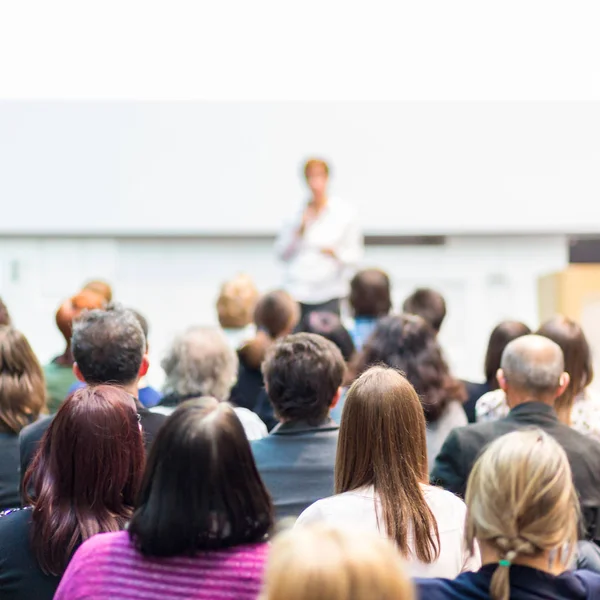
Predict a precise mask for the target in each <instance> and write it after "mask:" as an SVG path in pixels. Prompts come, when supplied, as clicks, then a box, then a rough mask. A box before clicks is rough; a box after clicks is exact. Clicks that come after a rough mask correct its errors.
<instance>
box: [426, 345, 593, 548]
mask: <svg viewBox="0 0 600 600" xmlns="http://www.w3.org/2000/svg"><path fill="white" fill-rule="evenodd" d="M563 369H564V360H563V355H562V351H561V349H560V348H559V347H558V345H556V344H555V343H554V342H552V341H551V340H549V339H547V338H545V337H541V336H537V335H526V336H522V337H520V338H517V339H516V340H513V341H512V342H510V343H509V344H508V345H507V346H506V348H505V350H504V352H503V354H502V360H501V368H500V369H499V370H498V383H499V384H500V387H501V388H502V389H503V390H504V392H505V393H506V400H507V403H508V406H509V408H510V409H511V410H510V413H509V414H508V416H507V417H505V418H504V419H499V420H498V421H493V422H490V423H477V424H474V425H467V426H466V427H460V428H458V429H455V430H454V431H453V432H451V433H450V435H449V436H448V438H447V439H446V441H445V443H444V445H443V447H442V449H441V451H440V453H439V455H438V456H437V458H436V460H435V465H434V467H433V471H432V473H431V481H432V483H433V484H438V485H441V486H443V487H444V488H446V489H447V490H450V491H451V492H454V493H455V494H459V495H461V496H464V493H465V489H466V485H467V479H468V477H469V474H470V472H471V469H472V467H473V464H474V463H475V460H476V459H477V457H478V456H479V454H480V453H481V451H482V450H483V448H484V447H485V446H486V445H487V444H489V443H490V442H491V441H493V440H495V439H496V438H498V437H500V436H502V435H504V434H505V433H509V432H511V431H515V430H517V429H522V428H525V427H530V426H535V427H539V428H541V429H543V430H544V431H546V432H547V433H549V434H550V435H552V436H553V437H554V438H555V439H556V441H557V442H558V443H559V444H560V445H561V446H562V447H563V448H564V450H565V452H566V453H567V456H568V458H569V462H570V464H571V470H572V471H573V481H574V483H575V488H576V490H577V493H578V495H579V499H580V502H581V508H582V513H583V518H584V524H585V527H586V533H587V537H591V538H593V539H600V519H599V518H598V513H599V511H600V443H598V442H597V441H596V440H593V439H592V438H590V437H586V436H584V435H582V434H581V433H579V432H577V431H575V430H574V429H572V428H571V427H568V426H567V425H564V424H563V423H561V422H560V421H559V420H558V418H557V416H556V413H555V411H554V401H555V400H556V398H558V397H559V396H560V395H561V394H562V393H563V392H564V391H565V389H566V388H567V386H568V385H569V375H568V374H567V373H564V372H563Z"/></svg>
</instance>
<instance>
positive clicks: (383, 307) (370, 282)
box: [349, 269, 392, 350]
mask: <svg viewBox="0 0 600 600" xmlns="http://www.w3.org/2000/svg"><path fill="white" fill-rule="evenodd" d="M350 307H351V308H352V314H353V316H354V321H353V323H352V325H351V326H350V327H349V331H350V335H351V336H352V341H353V342H354V346H355V348H356V349H357V350H360V349H361V348H362V347H363V344H364V343H365V341H366V340H367V338H368V337H369V336H370V335H371V333H373V330H374V329H375V325H376V324H377V321H378V319H380V318H381V317H385V316H386V315H387V314H389V312H390V310H391V308H392V298H391V291H390V278H389V277H388V275H387V273H385V272H384V271H381V270H380V269H364V270H362V271H359V272H358V273H357V274H356V275H355V276H354V277H353V278H352V281H350Z"/></svg>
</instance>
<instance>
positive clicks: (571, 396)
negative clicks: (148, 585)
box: [476, 316, 600, 441]
mask: <svg viewBox="0 0 600 600" xmlns="http://www.w3.org/2000/svg"><path fill="white" fill-rule="evenodd" d="M537 334H538V335H543V336H544V337H547V338H548V339H550V340H552V341H553V342H555V343H556V344H558V345H559V346H560V348H561V350H562V352H563V356H564V361H565V371H566V372H567V373H568V374H569V377H570V381H569V385H568V386H567V389H566V390H565V391H564V392H563V394H562V395H561V396H560V397H559V398H557V399H556V402H555V404H554V409H555V410H556V414H557V415H558V419H559V421H561V422H562V423H564V424H565V425H570V426H571V427H573V428H575V429H576V430H577V431H579V432H580V433H583V434H585V435H590V436H592V437H593V438H595V439H597V440H599V441H600V398H599V397H598V396H597V395H596V394H593V393H592V392H591V391H590V389H589V388H588V386H589V384H590V383H591V382H592V378H593V376H594V371H593V368H592V356H591V352H590V347H589V344H588V341H587V339H586V337H585V335H584V333H583V330H582V329H581V327H580V326H579V325H578V324H577V323H576V322H575V321H572V320H571V319H569V318H567V317H563V316H557V317H554V318H553V319H550V320H549V321H546V322H545V323H544V324H542V326H541V327H540V328H539V329H538V331H537ZM508 410H509V408H508V405H507V403H506V394H505V393H504V391H503V390H497V391H496V392H493V393H488V394H486V395H485V396H483V397H482V398H481V399H480V400H479V401H478V402H477V405H476V416H477V420H478V421H493V420H496V419H499V418H502V417H504V416H506V415H507V414H508Z"/></svg>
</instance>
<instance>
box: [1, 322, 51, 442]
mask: <svg viewBox="0 0 600 600" xmlns="http://www.w3.org/2000/svg"><path fill="white" fill-rule="evenodd" d="M45 408H46V384H45V382H44V373H43V371H42V367H40V363H39V362H38V359H37V358H36V356H35V354H34V353H33V350H32V349H31V346H30V345H29V342H28V341H27V338H26V337H25V336H24V335H23V334H22V333H21V332H19V331H17V330H16V329H13V328H12V327H10V326H9V325H0V431H7V432H12V433H19V431H21V429H23V427H25V425H28V424H29V423H31V422H32V421H35V420H36V419H37V418H38V415H39V414H40V413H41V412H42V411H43V410H44V409H45Z"/></svg>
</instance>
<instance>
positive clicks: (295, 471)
mask: <svg viewBox="0 0 600 600" xmlns="http://www.w3.org/2000/svg"><path fill="white" fill-rule="evenodd" d="M338 431H339V427H338V425H337V424H336V423H335V422H334V421H332V420H331V419H327V420H326V421H325V422H324V423H322V424H321V425H317V426H312V425H309V424H308V423H305V422H303V421H296V422H290V423H282V424H280V425H277V427H275V429H274V430H273V431H272V432H271V433H270V434H269V435H268V436H267V437H266V438H263V439H262V440H256V441H254V442H252V451H253V453H254V459H255V460H256V466H257V467H258V470H259V472H260V475H261V477H262V479H263V481H264V482H265V485H266V486H267V489H268V490H269V492H270V493H271V496H272V497H273V504H274V505H275V512H276V517H277V518H278V519H281V518H282V517H297V516H298V515H299V514H300V513H301V512H302V511H303V510H304V509H305V508H308V507H309V506H310V505H311V504H312V503H313V502H316V501H317V500H320V499H321V498H326V497H327V496H331V495H333V468H334V465H335V453H336V449H337V440H338Z"/></svg>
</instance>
